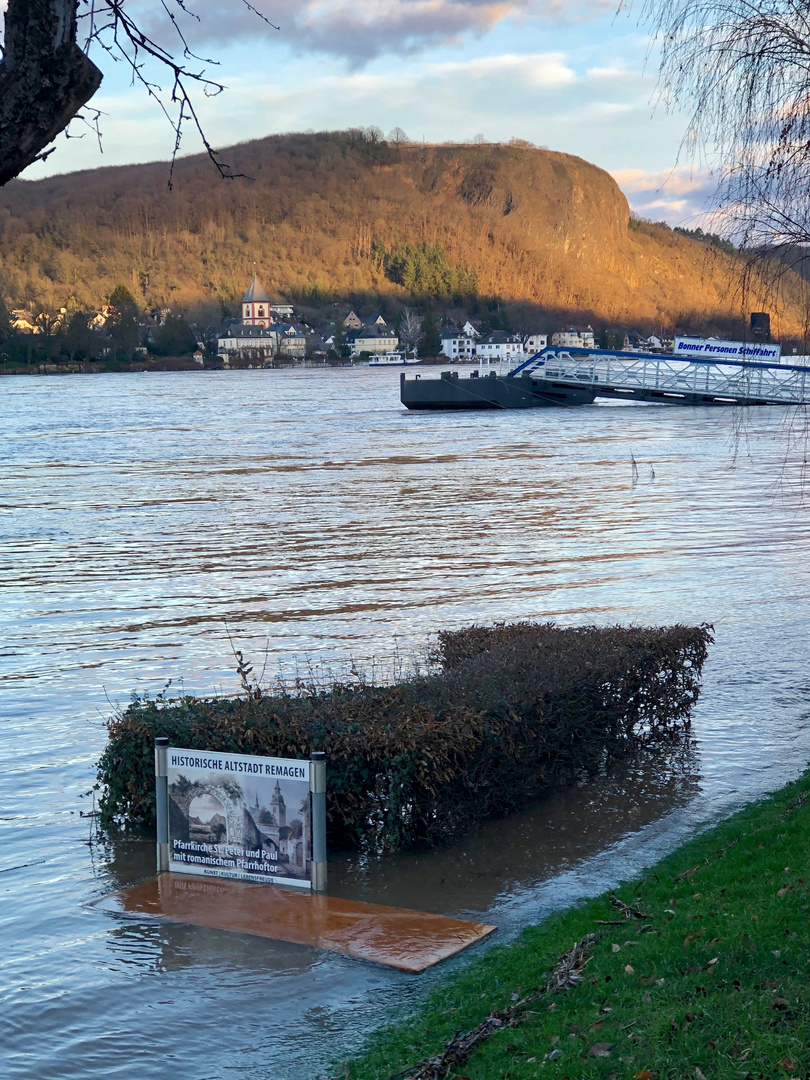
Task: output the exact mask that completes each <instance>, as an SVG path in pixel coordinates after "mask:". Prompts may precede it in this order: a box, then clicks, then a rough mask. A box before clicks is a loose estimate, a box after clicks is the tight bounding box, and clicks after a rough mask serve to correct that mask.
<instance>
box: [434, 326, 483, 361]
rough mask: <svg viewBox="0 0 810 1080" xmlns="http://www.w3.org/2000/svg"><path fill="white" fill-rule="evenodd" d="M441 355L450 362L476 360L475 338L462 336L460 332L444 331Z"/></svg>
mask: <svg viewBox="0 0 810 1080" xmlns="http://www.w3.org/2000/svg"><path fill="white" fill-rule="evenodd" d="M441 353H442V355H443V356H446V357H448V359H450V360H458V361H462V360H474V359H475V338H473V337H468V336H467V335H466V334H460V333H459V332H458V330H443V331H442V347H441Z"/></svg>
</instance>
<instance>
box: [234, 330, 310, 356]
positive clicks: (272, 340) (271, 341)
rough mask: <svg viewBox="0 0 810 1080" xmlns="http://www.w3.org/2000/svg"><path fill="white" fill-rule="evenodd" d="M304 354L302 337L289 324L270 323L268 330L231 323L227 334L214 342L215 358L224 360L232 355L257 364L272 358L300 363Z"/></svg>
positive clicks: (304, 339) (305, 343) (305, 349)
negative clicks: (284, 358)
mask: <svg viewBox="0 0 810 1080" xmlns="http://www.w3.org/2000/svg"><path fill="white" fill-rule="evenodd" d="M306 352H307V342H306V338H305V337H304V335H303V334H302V333H301V332H300V331H299V330H296V329H295V327H294V326H290V324H289V323H274V324H273V326H272V327H271V328H267V327H265V326H251V325H249V324H246V323H234V325H233V326H231V327H230V329H229V330H228V332H227V334H225V335H224V336H223V337H221V338H218V339H217V355H218V356H219V357H220V359H221V360H225V361H228V360H230V359H231V357H235V356H241V357H243V358H245V359H248V360H255V361H256V362H257V363H263V362H264V361H266V360H272V359H273V358H274V357H276V356H289V357H291V358H292V359H293V360H303V359H304V357H305V356H306Z"/></svg>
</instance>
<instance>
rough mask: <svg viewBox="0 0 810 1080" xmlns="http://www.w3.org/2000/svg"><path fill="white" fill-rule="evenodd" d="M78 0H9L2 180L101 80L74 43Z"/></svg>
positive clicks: (0, 71) (2, 71) (32, 156)
mask: <svg viewBox="0 0 810 1080" xmlns="http://www.w3.org/2000/svg"><path fill="white" fill-rule="evenodd" d="M77 6H78V0H9V5H8V10H7V12H6V18H5V53H4V56H3V61H2V63H0V186H2V185H3V184H5V183H7V182H8V181H9V180H11V179H12V178H13V177H15V176H17V175H18V174H19V173H20V172H22V170H23V169H25V168H26V167H27V166H28V165H31V164H32V163H33V162H34V161H37V160H39V159H40V158H42V157H43V156H46V155H44V154H43V151H44V150H45V148H46V147H47V146H48V144H49V143H51V142H52V141H53V140H54V138H55V137H56V136H57V135H58V134H59V132H60V131H62V130H63V129H64V128H65V127H66V126H67V124H68V123H69V122H70V120H72V119H73V117H74V116H75V115H76V114H77V113H78V111H79V110H80V109H81V108H82V106H83V105H84V104H85V103H86V102H87V101H89V100H90V98H91V97H92V96H93V94H95V92H96V90H98V88H99V86H100V85H101V72H100V71H99V70H98V68H97V67H96V66H95V64H93V63H92V61H91V60H89V59H88V57H87V56H85V54H84V53H83V52H82V50H81V49H80V48H79V46H78V45H77V44H76V9H77Z"/></svg>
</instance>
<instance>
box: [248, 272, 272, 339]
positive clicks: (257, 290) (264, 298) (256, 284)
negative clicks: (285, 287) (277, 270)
mask: <svg viewBox="0 0 810 1080" xmlns="http://www.w3.org/2000/svg"><path fill="white" fill-rule="evenodd" d="M242 322H243V323H244V324H245V325H246V326H269V325H270V323H272V322H273V312H272V311H271V309H270V297H269V296H268V295H267V293H266V292H265V291H264V286H263V285H262V283H261V282H260V281H259V279H258V278H257V277H256V275H255V274H254V275H253V278H252V279H251V282H250V285H248V290H247V292H246V293H245V295H244V296H243V297H242Z"/></svg>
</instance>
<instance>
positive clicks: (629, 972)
mask: <svg viewBox="0 0 810 1080" xmlns="http://www.w3.org/2000/svg"><path fill="white" fill-rule="evenodd" d="M624 973H625V975H635V973H636V969H635V968H634V967H631V966H630V964H625V968H624Z"/></svg>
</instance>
